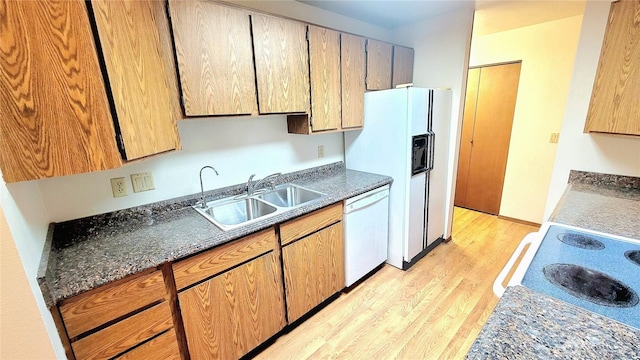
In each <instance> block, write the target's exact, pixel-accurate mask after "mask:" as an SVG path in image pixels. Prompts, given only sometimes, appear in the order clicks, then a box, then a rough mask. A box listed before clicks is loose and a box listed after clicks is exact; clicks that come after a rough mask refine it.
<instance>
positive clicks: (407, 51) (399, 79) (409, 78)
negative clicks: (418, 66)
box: [391, 45, 414, 88]
mask: <svg viewBox="0 0 640 360" xmlns="http://www.w3.org/2000/svg"><path fill="white" fill-rule="evenodd" d="M413 57H414V55H413V49H412V48H408V47H404V46H400V45H393V72H392V78H393V79H392V82H391V87H392V88H395V87H396V86H398V85H400V84H408V83H413Z"/></svg>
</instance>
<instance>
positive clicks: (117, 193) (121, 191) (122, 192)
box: [111, 177, 127, 198]
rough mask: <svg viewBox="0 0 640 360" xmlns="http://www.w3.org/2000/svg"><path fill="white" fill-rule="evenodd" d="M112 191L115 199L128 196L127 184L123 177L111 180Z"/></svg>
mask: <svg viewBox="0 0 640 360" xmlns="http://www.w3.org/2000/svg"><path fill="white" fill-rule="evenodd" d="M111 191H112V192H113V197H114V198H119V197H123V196H127V184H125V182H124V178H123V177H119V178H113V179H111Z"/></svg>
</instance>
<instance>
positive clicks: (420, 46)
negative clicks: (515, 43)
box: [393, 2, 474, 238]
mask: <svg viewBox="0 0 640 360" xmlns="http://www.w3.org/2000/svg"><path fill="white" fill-rule="evenodd" d="M473 11H474V10H473V3H472V2H470V3H469V4H468V7H467V8H464V9H461V10H460V11H456V12H453V13H449V14H444V15H442V16H439V17H437V18H433V19H428V20H425V21H421V22H417V23H414V24H410V25H407V26H404V27H402V28H398V29H396V30H395V31H394V39H393V40H394V42H395V43H398V44H402V45H405V46H409V47H412V48H414V51H415V58H414V66H413V83H414V85H415V86H418V87H446V88H451V90H452V93H453V94H452V109H451V133H450V134H449V137H450V139H451V140H450V146H449V153H450V158H449V163H448V168H447V172H448V173H449V177H448V179H447V184H448V185H449V188H448V189H447V205H446V207H447V209H446V211H447V213H448V214H449V215H448V217H447V223H446V224H445V234H444V235H445V238H448V237H449V236H451V226H452V223H451V220H452V218H453V195H454V193H453V191H454V190H455V187H454V186H453V184H455V181H456V174H455V169H457V167H458V162H457V153H458V150H459V147H460V146H459V144H460V131H459V130H460V129H461V127H460V125H461V124H462V109H463V106H464V93H465V91H466V82H467V68H468V64H469V47H470V42H471V29H472V25H473Z"/></svg>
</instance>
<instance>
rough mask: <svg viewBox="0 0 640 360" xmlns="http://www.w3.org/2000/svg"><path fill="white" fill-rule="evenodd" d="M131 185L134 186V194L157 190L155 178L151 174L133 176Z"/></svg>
mask: <svg viewBox="0 0 640 360" xmlns="http://www.w3.org/2000/svg"><path fill="white" fill-rule="evenodd" d="M131 184H133V192H135V193H138V192H141V191H148V190H153V189H155V186H154V184H153V176H152V175H151V173H150V172H145V173H139V174H131Z"/></svg>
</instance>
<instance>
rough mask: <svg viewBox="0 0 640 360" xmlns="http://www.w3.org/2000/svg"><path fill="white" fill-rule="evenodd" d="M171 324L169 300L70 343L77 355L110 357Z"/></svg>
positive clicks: (96, 357) (87, 357)
mask: <svg viewBox="0 0 640 360" xmlns="http://www.w3.org/2000/svg"><path fill="white" fill-rule="evenodd" d="M172 327H173V320H172V318H171V309H170V308H169V302H168V301H165V302H162V303H160V304H158V305H156V306H154V307H152V308H150V309H147V310H145V311H142V312H140V313H138V314H136V315H133V316H130V317H128V318H126V319H124V320H122V321H120V322H117V323H115V324H113V325H111V326H109V327H107V328H105V329H102V330H100V331H98V332H96V333H94V334H91V335H89V336H87V337H85V338H82V339H80V340H78V341H76V342H74V343H72V344H71V347H72V348H73V352H74V353H75V355H76V358H77V359H110V358H112V357H113V356H115V355H118V354H120V353H122V352H124V351H126V350H127V349H130V348H131V347H133V346H135V345H138V344H140V343H141V342H143V341H145V340H148V339H150V338H152V337H154V336H155V335H157V334H159V333H161V332H163V331H165V330H167V329H170V328H172Z"/></svg>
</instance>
